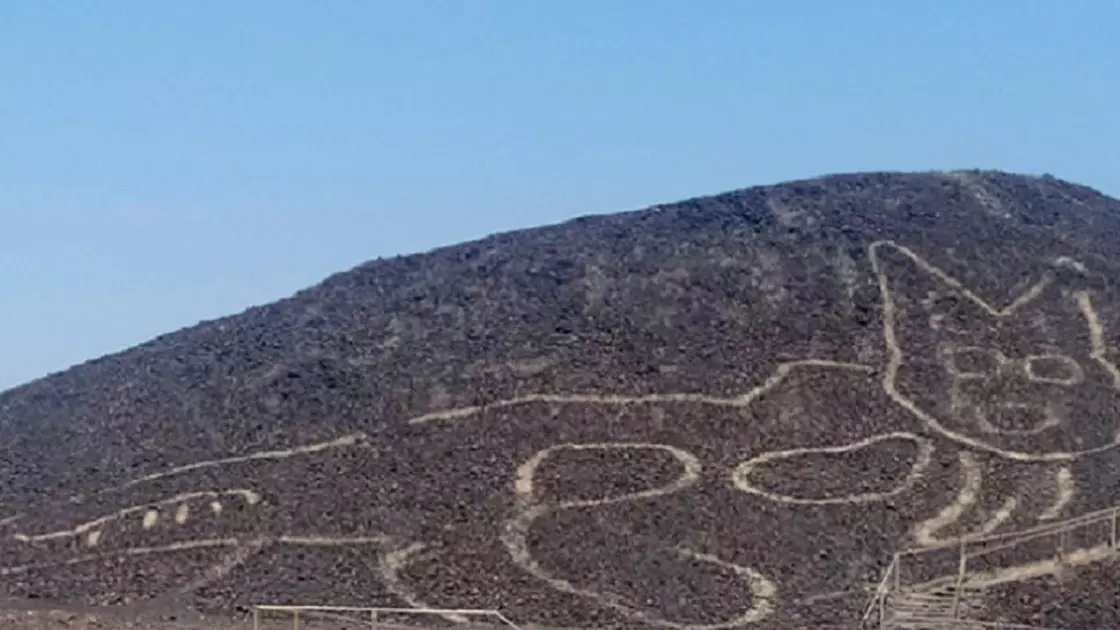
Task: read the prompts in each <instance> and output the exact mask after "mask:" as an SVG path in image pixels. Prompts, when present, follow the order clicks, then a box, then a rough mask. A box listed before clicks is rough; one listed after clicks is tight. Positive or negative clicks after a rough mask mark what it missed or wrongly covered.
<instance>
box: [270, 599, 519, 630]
mask: <svg viewBox="0 0 1120 630" xmlns="http://www.w3.org/2000/svg"><path fill="white" fill-rule="evenodd" d="M269 613H271V614H273V615H277V614H279V615H283V616H285V617H286V618H287V619H289V620H290V621H291V625H290V626H289V627H290V628H291V629H292V630H303V627H304V625H303V624H304V623H305V622H308V621H310V620H311V619H330V620H333V621H345V622H348V623H359V624H362V625H367V626H368V627H370V628H387V627H393V626H398V627H400V626H402V625H403V624H392V623H388V620H387V619H386V617H393V616H409V615H421V616H423V615H427V616H434V617H443V618H459V619H463V618H470V617H476V618H479V619H480V620H482V621H483V622H485V621H491V622H496V623H497V625H502V626H506V627H507V628H510V629H511V630H521V628H520V627H519V626H518V625H517V624H515V623H514V622H513V621H511V620H510V619H509V617H506V616H505V615H503V614H502V613H501V611H498V610H486V609H472V608H463V609H456V608H383V607H359V606H294V605H275V604H259V605H256V606H253V630H262V628H263V626H262V620H263V618H264V617H265V616H266V615H268V614H269ZM309 630H310V629H309Z"/></svg>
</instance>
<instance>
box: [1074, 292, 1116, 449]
mask: <svg viewBox="0 0 1120 630" xmlns="http://www.w3.org/2000/svg"><path fill="white" fill-rule="evenodd" d="M1075 295H1076V297H1077V305H1078V307H1079V308H1080V309H1081V315H1082V316H1083V317H1084V318H1085V323H1086V325H1088V327H1089V344H1090V345H1089V347H1090V352H1089V357H1090V358H1091V359H1093V360H1094V361H1096V362H1097V363H1098V364H1100V366H1101V367H1103V368H1104V369H1105V371H1106V372H1108V373H1109V375H1110V376H1112V386H1113V387H1114V388H1116V389H1118V390H1120V367H1117V366H1116V364H1115V363H1113V362H1112V361H1109V360H1108V343H1107V342H1106V341H1105V332H1104V325H1103V324H1101V318H1100V316H1099V315H1097V311H1096V309H1095V308H1093V298H1092V297H1091V296H1090V295H1089V292H1088V291H1078V292H1077V293H1076V294H1075ZM1117 439H1120V436H1117Z"/></svg>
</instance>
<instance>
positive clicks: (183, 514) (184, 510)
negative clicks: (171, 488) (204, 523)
mask: <svg viewBox="0 0 1120 630" xmlns="http://www.w3.org/2000/svg"><path fill="white" fill-rule="evenodd" d="M190 515H191V506H190V505H188V504H186V503H184V504H182V505H180V506H179V507H177V508H175V523H176V524H178V525H182V524H183V523H186V522H187V519H188V518H190Z"/></svg>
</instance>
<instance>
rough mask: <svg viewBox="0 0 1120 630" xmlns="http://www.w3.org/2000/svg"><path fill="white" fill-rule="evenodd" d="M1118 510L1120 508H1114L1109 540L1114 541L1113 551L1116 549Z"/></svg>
mask: <svg viewBox="0 0 1120 630" xmlns="http://www.w3.org/2000/svg"><path fill="white" fill-rule="evenodd" d="M1118 511H1120V508H1112V535H1111V536H1110V537H1109V541H1110V542H1111V543H1112V550H1113V551H1116V518H1117V512H1118Z"/></svg>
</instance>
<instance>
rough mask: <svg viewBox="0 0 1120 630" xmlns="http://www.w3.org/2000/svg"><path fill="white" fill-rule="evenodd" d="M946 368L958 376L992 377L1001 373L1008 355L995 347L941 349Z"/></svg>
mask: <svg viewBox="0 0 1120 630" xmlns="http://www.w3.org/2000/svg"><path fill="white" fill-rule="evenodd" d="M941 354H942V357H943V360H944V362H945V369H946V370H948V371H949V373H950V374H952V375H953V376H955V377H957V378H990V377H993V376H995V375H996V374H998V373H999V370H1000V367H1001V366H1003V365H1004V364H1005V363H1007V357H1006V356H1005V355H1004V354H1003V353H1002V352H1000V351H999V350H996V349H994V348H981V347H978V346H957V347H947V348H943V349H942V351H941Z"/></svg>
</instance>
